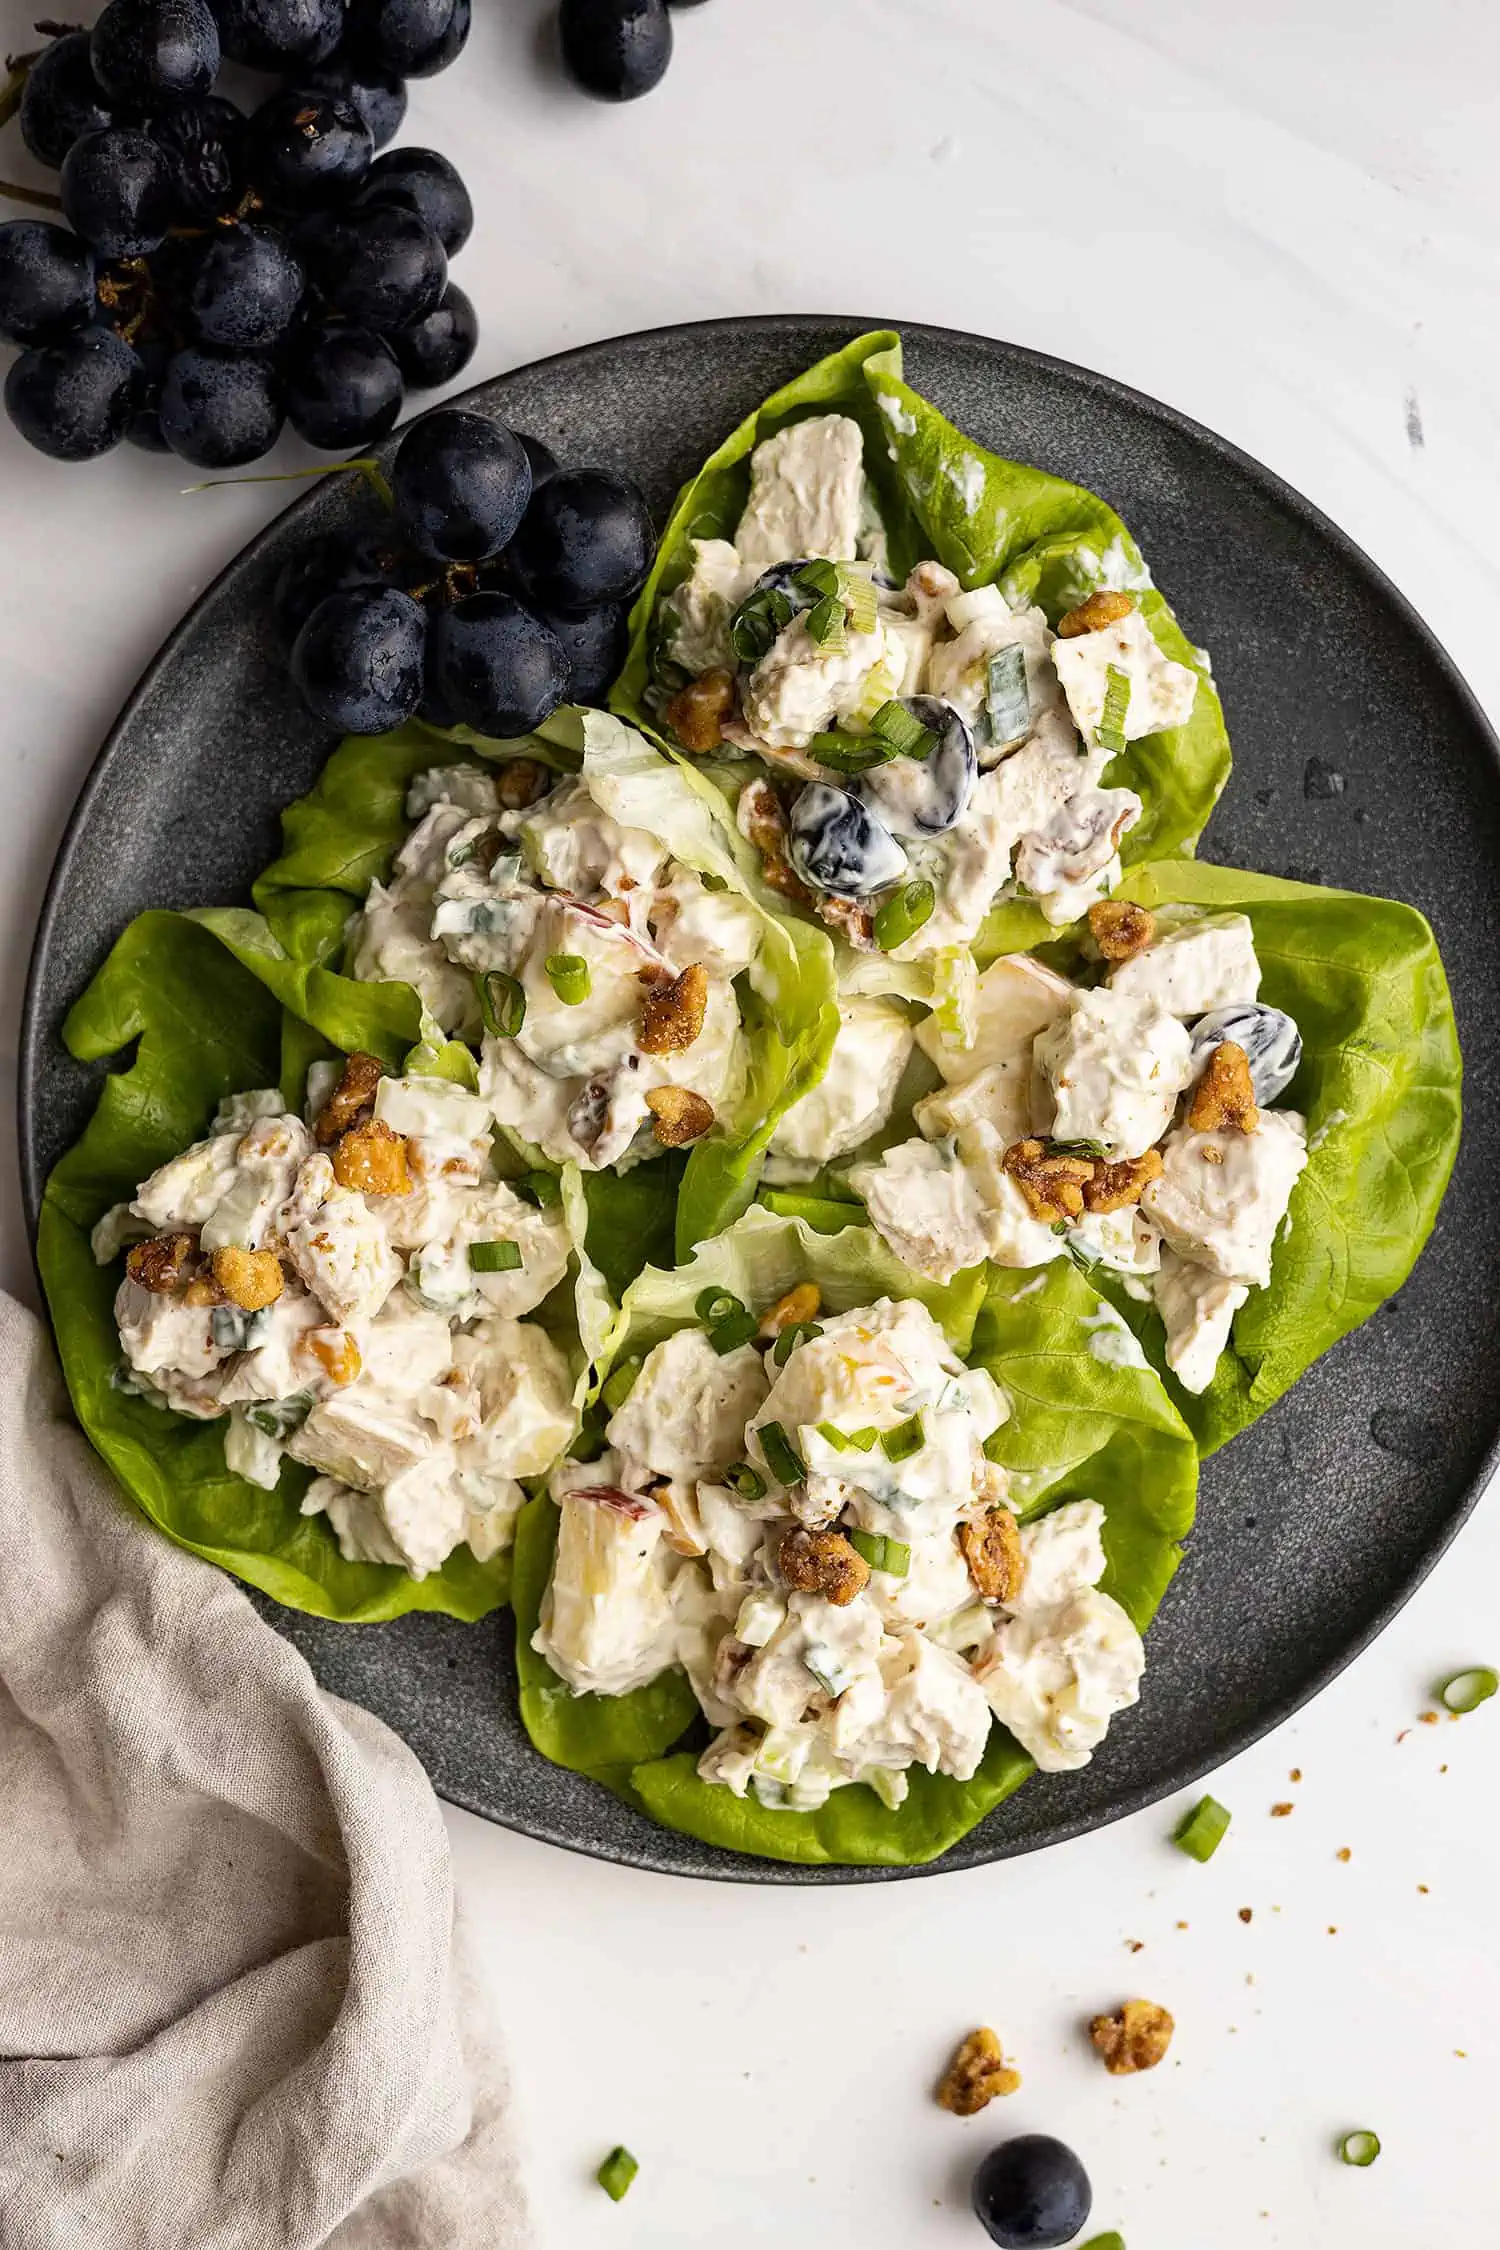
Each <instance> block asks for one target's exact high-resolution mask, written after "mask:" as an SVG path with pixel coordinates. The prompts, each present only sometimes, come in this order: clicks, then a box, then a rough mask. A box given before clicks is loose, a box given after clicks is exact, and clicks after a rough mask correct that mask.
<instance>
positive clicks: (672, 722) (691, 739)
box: [664, 669, 735, 757]
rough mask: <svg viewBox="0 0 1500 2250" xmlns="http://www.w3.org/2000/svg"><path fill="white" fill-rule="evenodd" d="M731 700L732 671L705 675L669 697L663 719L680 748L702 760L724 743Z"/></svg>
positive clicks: (732, 689) (732, 695) (732, 686)
mask: <svg viewBox="0 0 1500 2250" xmlns="http://www.w3.org/2000/svg"><path fill="white" fill-rule="evenodd" d="M734 698H735V688H734V674H733V673H732V672H726V671H724V670H722V669H720V670H715V671H712V672H705V673H704V674H703V676H702V678H701V679H697V680H689V681H688V684H687V686H686V687H685V688H683V689H682V690H681V691H680V692H679V693H678V694H676V695H674V696H673V697H672V700H671V702H670V703H669V704H668V705H667V707H666V711H665V713H664V716H665V718H666V722H667V725H668V726H669V727H670V728H671V729H672V732H673V733H674V734H675V735H676V737H677V739H678V741H679V742H680V743H681V744H682V747H683V749H684V750H691V751H692V752H693V753H694V755H695V756H697V757H702V756H704V755H705V754H706V752H708V751H710V750H717V749H718V747H719V744H720V743H721V742H722V741H723V739H724V721H725V720H726V719H727V718H728V717H729V716H730V715H731V713H732V712H733V710H734Z"/></svg>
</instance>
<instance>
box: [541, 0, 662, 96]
mask: <svg viewBox="0 0 1500 2250" xmlns="http://www.w3.org/2000/svg"><path fill="white" fill-rule="evenodd" d="M560 28H561V31H562V50H563V61H564V62H565V63H566V64H567V66H568V69H569V71H570V72H571V74H572V76H573V77H574V79H575V80H576V81H577V83H578V84H579V85H580V86H581V87H582V88H583V90H584V92H585V93H586V94H594V95H597V97H598V98H599V100H600V101H606V102H633V101H636V100H638V99H639V97H640V96H641V95H642V94H649V93H650V91H651V89H652V87H653V86H656V85H658V84H659V83H660V81H661V79H662V77H663V76H664V75H665V72H666V68H667V65H668V63H669V62H670V61H671V60H672V19H671V17H670V16H669V15H668V14H667V11H666V8H665V6H664V5H663V0H562V15H561V19H560Z"/></svg>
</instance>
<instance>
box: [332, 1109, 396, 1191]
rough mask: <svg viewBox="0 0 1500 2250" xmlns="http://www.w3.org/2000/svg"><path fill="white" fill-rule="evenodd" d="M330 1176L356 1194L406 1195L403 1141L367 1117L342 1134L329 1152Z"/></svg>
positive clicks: (387, 1127)
mask: <svg viewBox="0 0 1500 2250" xmlns="http://www.w3.org/2000/svg"><path fill="white" fill-rule="evenodd" d="M333 1176H334V1178H335V1179H336V1180H337V1181H338V1183H339V1186H340V1187H342V1188H352V1189H353V1190H354V1192H355V1194H356V1195H410V1193H411V1173H410V1171H409V1169H408V1167H407V1162H406V1142H405V1140H404V1138H403V1137H402V1135H401V1134H400V1133H393V1132H392V1131H391V1129H390V1127H389V1125H382V1124H381V1123H380V1122H379V1120H378V1119H376V1118H373V1117H372V1118H371V1119H370V1121H369V1123H368V1124H367V1125H356V1126H355V1127H354V1130H353V1131H352V1132H349V1133H346V1134H345V1135H344V1137H343V1139H342V1140H341V1141H340V1142H339V1144H338V1146H337V1147H336V1148H335V1150H334V1152H333Z"/></svg>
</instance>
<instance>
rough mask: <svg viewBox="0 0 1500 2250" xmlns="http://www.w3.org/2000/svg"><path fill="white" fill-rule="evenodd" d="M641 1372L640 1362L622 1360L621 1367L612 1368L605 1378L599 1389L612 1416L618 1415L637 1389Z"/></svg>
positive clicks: (636, 1360)
mask: <svg viewBox="0 0 1500 2250" xmlns="http://www.w3.org/2000/svg"><path fill="white" fill-rule="evenodd" d="M640 1372H641V1362H640V1360H638V1359H622V1360H621V1362H620V1364H619V1366H618V1367H613V1368H611V1369H610V1371H609V1373H608V1374H607V1375H606V1376H605V1378H604V1381H603V1382H602V1384H601V1385H600V1387H599V1396H600V1397H601V1398H602V1399H603V1401H604V1403H605V1405H606V1406H607V1407H608V1408H609V1411H610V1413H611V1414H617V1413H618V1412H619V1410H620V1408H621V1407H622V1406H623V1405H624V1404H625V1401H626V1399H628V1398H629V1396H630V1394H631V1392H632V1391H633V1390H634V1389H635V1385H636V1378H637V1376H638V1375H639V1374H640Z"/></svg>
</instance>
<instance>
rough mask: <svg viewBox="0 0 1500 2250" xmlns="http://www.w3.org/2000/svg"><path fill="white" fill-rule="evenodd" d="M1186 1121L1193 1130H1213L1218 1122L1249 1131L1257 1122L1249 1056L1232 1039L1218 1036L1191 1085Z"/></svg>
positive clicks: (1216, 1127) (1218, 1124)
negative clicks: (1195, 1080) (1191, 1096)
mask: <svg viewBox="0 0 1500 2250" xmlns="http://www.w3.org/2000/svg"><path fill="white" fill-rule="evenodd" d="M1188 1123H1189V1125H1191V1127H1192V1128H1193V1131H1194V1132H1195V1133H1212V1132H1216V1131H1217V1130H1218V1128H1219V1127H1220V1126H1221V1125H1233V1126H1235V1127H1237V1128H1238V1130H1239V1131H1240V1132H1242V1133H1253V1132H1254V1131H1255V1129H1256V1127H1257V1126H1258V1125H1259V1123H1260V1111H1259V1110H1258V1109H1257V1108H1256V1106H1255V1087H1254V1085H1253V1084H1252V1082H1251V1078H1250V1058H1249V1056H1248V1055H1247V1054H1246V1053H1245V1050H1244V1048H1243V1047H1240V1046H1237V1045H1236V1044H1235V1042H1234V1040H1232V1039H1225V1040H1221V1041H1220V1043H1219V1045H1218V1046H1217V1047H1215V1049H1214V1050H1213V1053H1212V1054H1211V1055H1210V1056H1209V1058H1208V1061H1207V1063H1206V1064H1205V1066H1204V1070H1203V1076H1202V1077H1201V1078H1200V1079H1199V1081H1198V1083H1197V1085H1196V1086H1195V1087H1194V1089H1193V1099H1192V1105H1191V1107H1190V1108H1189V1110H1188Z"/></svg>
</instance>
